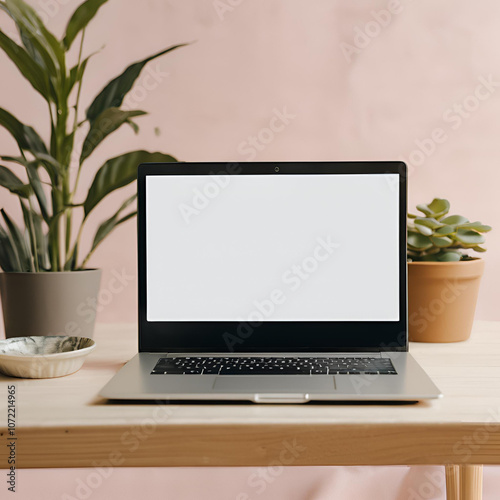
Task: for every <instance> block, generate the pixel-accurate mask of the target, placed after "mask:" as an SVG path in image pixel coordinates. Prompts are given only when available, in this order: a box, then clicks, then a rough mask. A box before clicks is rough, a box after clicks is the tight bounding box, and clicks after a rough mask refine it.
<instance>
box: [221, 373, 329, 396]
mask: <svg viewBox="0 0 500 500" xmlns="http://www.w3.org/2000/svg"><path fill="white" fill-rule="evenodd" d="M212 390H213V392H222V393H248V392H249V393H261V394H283V393H285V394H297V393H304V394H308V393H311V392H313V393H326V394H329V393H331V392H334V391H335V390H336V387H335V377H331V376H325V377H322V376H316V377H311V376H304V377H302V376H301V375H292V376H287V375H283V376H282V375H269V376H266V375H244V376H242V375H237V376H234V377H232V376H230V375H224V376H222V377H217V378H216V379H215V382H214V386H213V389H212Z"/></svg>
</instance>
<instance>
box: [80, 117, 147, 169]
mask: <svg viewBox="0 0 500 500" xmlns="http://www.w3.org/2000/svg"><path fill="white" fill-rule="evenodd" d="M145 114H146V112H145V111H139V110H135V111H122V110H121V109H119V108H108V109H106V110H104V111H103V112H102V113H101V114H100V115H99V116H98V117H97V118H96V120H95V121H94V122H93V123H92V126H91V127H90V130H89V133H88V134H87V137H86V138H85V141H84V143H83V147H82V153H81V155H80V165H81V164H82V163H83V162H84V161H85V159H86V158H88V157H89V156H90V155H91V154H92V152H93V151H94V149H95V148H96V147H97V146H98V145H99V144H100V143H101V142H102V141H103V140H104V139H105V138H106V137H107V136H108V135H109V134H111V133H113V132H114V131H115V130H117V129H118V128H119V127H121V126H122V125H123V124H124V123H126V122H127V121H128V120H129V119H130V118H132V117H134V116H141V115H145Z"/></svg>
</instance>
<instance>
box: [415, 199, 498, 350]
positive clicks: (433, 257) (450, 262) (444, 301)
mask: <svg viewBox="0 0 500 500" xmlns="http://www.w3.org/2000/svg"><path fill="white" fill-rule="evenodd" d="M417 209H418V210H419V211H420V212H422V213H423V214H424V215H423V216H416V215H412V214H409V216H408V217H409V220H408V323H409V325H408V328H409V338H410V340H412V341H417V342H459V341H461V340H467V339H468V338H469V336H470V333H471V329H472V322H473V320H474V313H475V309H476V302H477V296H478V291H479V282H480V280H481V276H482V274H483V270H484V261H483V260H482V259H480V258H478V257H475V256H471V255H470V254H469V252H471V251H475V252H485V251H486V249H485V248H484V247H483V246H482V244H483V243H484V241H485V237H484V235H483V233H486V232H488V231H490V230H491V227H490V226H486V225H484V224H481V222H470V221H469V220H468V219H466V218H465V217H463V216H461V215H448V213H449V211H450V203H449V202H448V200H444V199H441V198H435V199H434V200H432V202H431V203H429V204H428V205H417Z"/></svg>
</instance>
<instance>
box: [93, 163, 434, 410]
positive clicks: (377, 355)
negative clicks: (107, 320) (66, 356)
mask: <svg viewBox="0 0 500 500" xmlns="http://www.w3.org/2000/svg"><path fill="white" fill-rule="evenodd" d="M406 179H407V170H406V166H405V165H404V163H401V162H342V163H340V162H324V163H323V162H321V163H316V162H307V163H281V162H272V163H271V162H270V163H267V162H266V163H244V164H237V163H229V164H227V163H167V164H145V165H141V166H140V167H139V173H138V273H139V275H138V276H139V280H138V285H139V295H138V300H139V353H138V354H137V355H136V356H134V357H133V358H132V359H131V360H130V361H129V362H128V363H126V364H125V365H124V366H123V367H122V368H121V369H120V371H119V372H118V373H117V374H116V375H115V376H114V377H113V378H112V379H111V381H110V382H109V383H108V384H107V385H106V386H105V387H104V388H103V389H102V391H101V395H102V396H103V397H106V398H109V399H120V400H249V401H253V402H256V403H305V402H308V401H419V400H422V399H432V398H438V397H440V396H441V393H440V391H439V389H438V388H437V387H436V386H435V385H434V383H433V382H432V381H431V379H430V378H429V377H428V376H427V374H426V373H425V372H424V371H423V369H422V368H421V367H420V366H419V365H418V363H417V362H416V361H415V360H414V358H413V357H412V356H411V355H410V354H409V352H408V333H407V272H406V217H407V213H406V198H407V194H406V191H407V186H406Z"/></svg>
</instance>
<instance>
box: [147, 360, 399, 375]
mask: <svg viewBox="0 0 500 500" xmlns="http://www.w3.org/2000/svg"><path fill="white" fill-rule="evenodd" d="M396 373H397V372H396V370H395V369H394V366H393V364H392V362H391V360H390V359H388V358H375V357H359V358H356V357H334V358H322V357H316V358H306V357H289V356H286V357H283V356H280V357H278V356H277V357H258V356H257V357H253V356H252V357H246V356H245V357H201V356H200V357H186V356H179V357H172V358H160V359H159V361H158V363H156V366H155V367H154V368H153V371H152V372H151V374H152V375H361V374H366V375H377V374H379V375H396Z"/></svg>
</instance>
